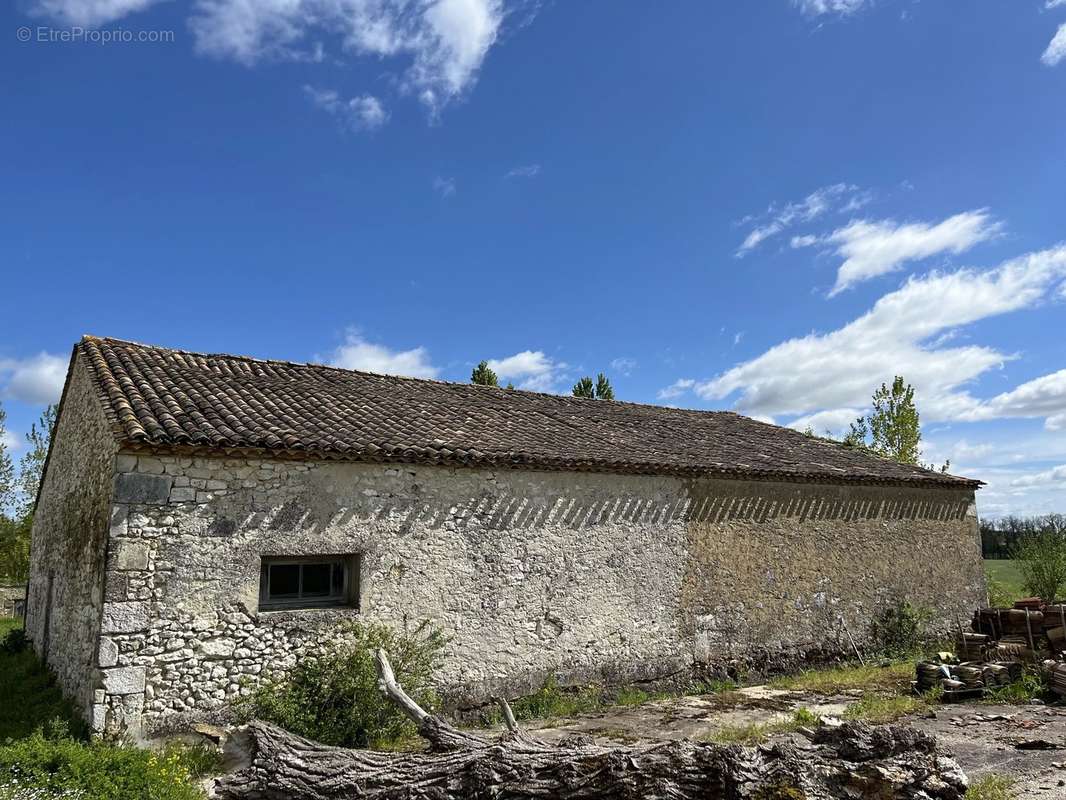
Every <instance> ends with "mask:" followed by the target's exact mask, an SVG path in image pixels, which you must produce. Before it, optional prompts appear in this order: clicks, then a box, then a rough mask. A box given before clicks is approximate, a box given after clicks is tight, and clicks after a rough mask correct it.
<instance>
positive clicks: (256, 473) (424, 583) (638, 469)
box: [27, 337, 985, 736]
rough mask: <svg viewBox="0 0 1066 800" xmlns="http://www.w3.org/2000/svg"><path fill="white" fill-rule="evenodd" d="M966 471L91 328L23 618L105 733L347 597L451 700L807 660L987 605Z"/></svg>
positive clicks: (627, 409)
mask: <svg viewBox="0 0 1066 800" xmlns="http://www.w3.org/2000/svg"><path fill="white" fill-rule="evenodd" d="M978 485H979V483H978V482H977V481H973V480H967V479H964V478H958V477H953V476H950V475H945V474H940V473H934V472H929V471H927V470H923V469H919V468H917V467H911V466H905V465H900V464H896V463H894V462H891V461H887V460H884V459H880V458H877V457H874V456H871V455H869V454H867V453H864V452H860V451H856V450H855V449H853V448H847V447H844V446H843V445H841V444H837V443H835V442H831V441H826V440H823V439H818V438H813V437H807V436H804V435H803V434H800V433H797V432H795V431H792V430H788V429H785V428H780V427H776V426H773V425H767V424H764V423H761V422H757V421H755V420H752V419H748V418H746V417H743V416H739V415H737V414H733V413H728V412H701V411H687V410H680V409H670V408H660V407H656V406H649V405H638V404H633V403H621V402H608V401H597V400H584V399H578V398H573V397H559V396H554V395H546V394H537V393H533V392H523V391H515V390H506V389H497V388H493V387H485V386H475V385H465V384H452V383H442V382H437V381H427V380H415V379H410V378H400V377H390V376H383V375H373V374H368V373H361V372H352V371H347V370H341V369H335V368H331V367H324V366H318V365H305V364H293V363H287V362H278V361H262V360H255V359H251V358H242V357H236V356H228V355H203V354H197V353H188V352H183V351H178V350H167V349H162V348H157V347H148V346H144V345H139V344H133V343H130V342H125V341H119V340H114V339H98V338H93V337H86V338H84V339H83V340H82V341H81V342H80V343H78V344H77V345H76V346H75V347H74V351H73V355H72V358H71V362H70V368H69V372H68V375H67V381H66V387H65V389H64V392H63V399H62V403H61V406H60V412H59V418H58V423H57V425H56V430H55V433H54V437H53V444H52V449H51V452H50V454H49V458H48V463H47V466H46V471H45V476H44V480H43V482H42V488H41V492H40V495H39V497H38V501H37V510H36V516H35V519H34V527H33V543H32V568H31V578H30V585H29V592H28V608H27V629H28V631H29V633H30V635H31V637H32V639H33V642H34V646H35V648H36V650H37V651H38V653H40V654H41V656H42V657H44V658H45V659H46V660H47V662H48V664H49V665H50V666H51V668H52V670H53V671H54V672H55V674H56V675H57V677H58V680H59V682H60V684H61V686H62V687H63V688H64V689H65V691H66V692H67V693H68V694H69V695H70V696H71V697H73V698H74V699H75V701H76V702H77V703H78V705H79V706H80V707H81V708H82V709H83V710H84V712H85V715H86V717H87V718H88V719H89V720H90V721H91V724H92V726H93V728H94V729H96V730H106V729H126V730H129V731H132V732H133V733H135V734H140V735H144V736H150V735H155V734H158V733H161V732H165V731H167V730H170V729H174V728H177V727H180V726H182V725H185V724H187V723H188V722H189V721H191V720H192V719H196V718H204V717H211V716H213V715H218V714H219V713H220V712H222V711H223V710H224V709H225V707H226V704H227V702H228V701H229V700H230V699H232V698H233V697H234V695H235V694H238V693H239V692H240V691H241V689H242V687H243V686H246V685H247V684H248V683H249V682H254V681H255V680H257V679H258V678H259V676H262V675H264V674H267V673H273V672H277V671H280V670H284V669H285V668H286V667H287V666H289V665H291V664H292V663H293V662H294V661H295V660H296V659H298V658H301V657H304V656H305V655H308V654H313V653H314V652H315V650H316V649H317V648H318V647H319V645H320V644H321V643H322V642H324V641H326V640H328V639H329V638H330V637H331V635H333V631H335V628H336V625H337V624H338V622H340V621H343V620H378V621H383V622H385V623H388V624H390V625H393V626H397V627H402V626H404V625H413V624H415V623H417V622H418V621H421V620H423V619H428V620H431V621H432V622H433V623H435V624H436V625H437V626H438V627H440V628H441V629H443V630H444V631H445V632H446V633H447V634H448V635H450V636H451V641H450V643H449V645H448V649H447V653H446V658H445V662H444V666H443V671H442V673H441V677H440V680H441V684H442V688H443V689H444V690H446V692H448V694H449V696H450V697H452V698H455V699H456V702H462V701H464V700H465V701H475V700H477V699H479V698H484V697H485V696H486V695H487V694H488V693H490V692H495V691H503V692H509V693H511V694H512V695H513V694H520V693H524V692H526V691H528V690H529V689H530V688H532V687H535V686H537V685H539V684H540V682H541V681H543V680H544V679H545V677H546V676H548V675H556V676H558V677H559V678H560V679H561V680H563V681H568V680H581V681H585V680H604V681H613V682H621V681H632V680H649V679H658V678H668V677H670V676H675V677H676V676H681V675H686V674H689V673H690V672H691V670H693V669H694V668H696V669H710V670H722V669H731V668H740V667H744V666H748V667H754V668H757V669H761V668H774V667H782V666H794V665H795V664H796V662H797V660H802V659H804V658H815V657H819V656H826V655H833V654H836V653H839V652H841V651H842V650H845V649H847V648H850V644H848V638H847V635H846V634H848V633H850V634H851V635H853V636H854V637H855V638H856V639H858V640H859V642H860V644H861V642H862V637H863V635H864V633H865V630H866V627H867V623H868V620H869V618H870V615H871V613H873V612H874V611H875V610H876V609H877V608H879V607H881V606H883V605H884V604H887V603H891V602H893V601H895V600H896V599H898V598H907V599H909V600H911V601H913V602H916V603H921V604H924V605H927V606H929V607H932V608H933V609H935V610H936V611H937V612H938V613H939V614H940V615H941V617H942V618H943V619H944V620H946V621H954V619H955V618H956V615H957V614H963V613H966V612H968V611H969V610H970V609H971V608H973V607H974V606H976V605H977V604H978V603H980V602H982V601H983V600H984V593H985V587H984V578H983V572H982V569H981V561H980V558H981V554H980V543H979V535H978V530H977V517H976V512H975V506H974V492H975V489H976V488H977V487H978Z"/></svg>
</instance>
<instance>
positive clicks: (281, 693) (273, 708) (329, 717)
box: [237, 622, 447, 747]
mask: <svg viewBox="0 0 1066 800" xmlns="http://www.w3.org/2000/svg"><path fill="white" fill-rule="evenodd" d="M446 641H447V640H446V639H445V637H444V636H443V635H442V634H441V633H440V632H439V631H437V630H436V629H434V628H432V627H431V626H430V625H429V623H428V622H423V623H422V624H421V625H419V626H418V627H417V628H416V629H415V630H414V631H413V632H410V633H397V632H395V631H393V630H392V629H391V628H389V627H387V626H385V625H382V624H380V623H375V624H368V625H362V624H359V623H351V624H349V625H347V626H344V627H342V628H341V629H340V630H338V631H337V632H336V639H333V640H331V642H330V643H328V644H326V645H325V646H324V649H323V652H322V653H321V655H319V656H318V657H316V658H314V659H305V660H303V661H301V662H300V663H298V664H297V665H296V667H295V668H293V669H291V670H289V672H288V673H287V674H286V675H285V676H284V677H283V678H279V679H278V680H268V681H266V682H265V683H263V684H261V685H260V686H259V687H258V688H257V689H256V691H255V692H254V693H253V694H251V695H249V696H248V697H245V698H242V699H241V700H239V701H238V705H237V709H238V715H239V716H240V717H241V718H243V719H245V720H248V719H253V718H256V719H262V720H266V721H268V722H273V723H275V724H276V725H280V726H281V727H282V728H285V729H286V730H288V731H291V732H292V733H295V734H298V735H300V736H305V737H307V738H308V739H314V740H315V741H319V742H322V743H324V744H330V745H335V746H337V747H388V746H389V745H391V744H394V743H396V742H399V741H402V740H404V739H407V738H411V737H414V736H415V735H416V734H417V731H416V730H415V726H414V725H413V724H412V723H411V722H410V721H409V720H408V719H407V718H406V717H405V716H403V714H402V713H400V711H399V710H397V708H396V707H395V706H394V705H393V704H392V703H391V702H390V701H389V700H388V699H387V698H386V697H385V696H384V695H383V694H382V692H381V690H380V689H379V688H378V678H377V671H376V668H375V664H374V651H375V650H376V649H377V648H379V647H381V648H384V649H385V652H387V653H388V655H389V662H390V663H391V664H392V667H393V671H394V672H395V673H396V680H397V682H398V683H399V684H400V686H402V687H403V688H404V690H405V691H406V692H407V693H408V694H409V695H410V696H411V697H412V698H413V699H414V700H415V702H417V703H418V704H419V705H420V706H422V708H424V709H426V710H427V711H428V710H432V709H434V708H435V707H436V706H437V696H436V693H435V692H434V691H433V688H432V687H433V675H434V673H435V672H436V670H437V668H438V666H439V662H440V657H441V651H442V650H443V648H444V645H445V644H446Z"/></svg>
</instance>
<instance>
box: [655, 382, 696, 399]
mask: <svg viewBox="0 0 1066 800" xmlns="http://www.w3.org/2000/svg"><path fill="white" fill-rule="evenodd" d="M695 385H696V381H695V380H693V379H692V378H679V379H678V380H676V381H674V382H673V383H671V384H670V385H669V386H667V387H666V388H665V389H660V390H659V394H658V397H659V399H660V400H672V399H673V398H675V397H680V396H681V395H683V394H684V393H685V392H687V391H688V390H689V389H691V388H692V387H694V386H695Z"/></svg>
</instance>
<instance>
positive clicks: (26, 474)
mask: <svg viewBox="0 0 1066 800" xmlns="http://www.w3.org/2000/svg"><path fill="white" fill-rule="evenodd" d="M58 410H59V408H58V406H55V405H49V406H48V407H47V408H45V410H44V411H43V412H42V413H41V418H40V419H39V420H37V422H35V423H33V425H31V426H30V432H29V433H27V434H26V441H27V442H28V443H29V446H30V449H29V450H28V451H27V452H26V454H25V455H24V456H23V457H22V459H21V460H20V461H19V495H20V498H19V507H18V514H19V516H20V517H26V516H29V515H30V514H32V513H33V506H34V503H36V502H37V490H38V488H39V487H40V485H41V477H42V476H43V475H44V462H45V459H47V458H48V446H49V444H50V443H51V441H52V430H53V429H54V428H55V425H56V413H57V412H58Z"/></svg>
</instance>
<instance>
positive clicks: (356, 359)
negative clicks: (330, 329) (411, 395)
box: [329, 330, 440, 378]
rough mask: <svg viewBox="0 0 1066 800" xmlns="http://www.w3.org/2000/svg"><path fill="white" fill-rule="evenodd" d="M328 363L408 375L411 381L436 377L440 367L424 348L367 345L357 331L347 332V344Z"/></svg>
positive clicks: (345, 367)
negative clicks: (433, 362) (432, 361)
mask: <svg viewBox="0 0 1066 800" xmlns="http://www.w3.org/2000/svg"><path fill="white" fill-rule="evenodd" d="M329 363H330V364H332V365H333V366H335V367H343V368H344V369H358V370H362V371H364V372H377V373H379V374H382V375H407V376H409V377H411V378H436V377H437V375H438V374H439V373H440V369H439V368H438V367H435V366H433V364H431V363H430V360H429V351H428V350H426V348H424V347H416V348H414V349H412V350H392V349H390V348H388V347H385V346H384V345H380V344H374V343H373V342H368V341H367V340H366V339H365V338H363V336H362V335H361V334H360V333H359V332H358V331H354V330H352V331H348V334H347V336H346V337H345V340H344V344H342V345H341V346H340V347H338V348H337V349H336V350H334V351H333V355H332V357H331V358H330V360H329Z"/></svg>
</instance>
